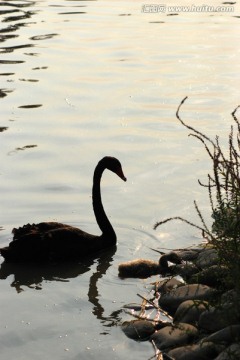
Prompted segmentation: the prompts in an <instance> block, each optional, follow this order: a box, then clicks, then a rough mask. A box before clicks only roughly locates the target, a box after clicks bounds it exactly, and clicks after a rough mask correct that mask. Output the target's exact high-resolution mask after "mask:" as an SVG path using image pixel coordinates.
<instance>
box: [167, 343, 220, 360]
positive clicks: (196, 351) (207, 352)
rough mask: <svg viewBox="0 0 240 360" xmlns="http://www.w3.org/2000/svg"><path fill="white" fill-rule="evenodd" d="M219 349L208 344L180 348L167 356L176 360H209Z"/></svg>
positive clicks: (213, 357)
mask: <svg viewBox="0 0 240 360" xmlns="http://www.w3.org/2000/svg"><path fill="white" fill-rule="evenodd" d="M221 349H222V348H221V347H218V346H216V345H215V344H213V343H211V342H209V343H204V344H196V345H188V346H182V347H179V348H176V349H173V350H171V351H169V352H168V353H167V354H168V355H169V356H170V357H172V358H173V359H177V360H211V359H215V358H216V356H217V355H218V354H219V351H220V350H221Z"/></svg>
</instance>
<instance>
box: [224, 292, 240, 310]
mask: <svg viewBox="0 0 240 360" xmlns="http://www.w3.org/2000/svg"><path fill="white" fill-rule="evenodd" d="M233 303H234V304H236V306H239V305H240V299H239V295H238V294H237V292H236V291H235V290H228V291H226V292H225V293H223V294H222V296H221V304H233Z"/></svg>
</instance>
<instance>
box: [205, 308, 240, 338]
mask: <svg viewBox="0 0 240 360" xmlns="http://www.w3.org/2000/svg"><path fill="white" fill-rule="evenodd" d="M239 312H240V310H239V309H238V308H236V307H235V306H229V305H226V306H223V307H218V308H217V307H216V308H215V307H211V308H209V309H208V310H206V311H204V312H203V313H202V314H201V315H200V317H199V322H198V325H199V327H200V328H201V329H204V330H205V331H208V332H215V331H218V330H221V329H223V328H225V327H227V326H229V325H235V324H238V323H239V319H240V314H239Z"/></svg>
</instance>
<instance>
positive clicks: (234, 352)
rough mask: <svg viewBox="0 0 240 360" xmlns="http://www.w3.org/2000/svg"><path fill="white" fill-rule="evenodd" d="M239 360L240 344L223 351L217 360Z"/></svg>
mask: <svg viewBox="0 0 240 360" xmlns="http://www.w3.org/2000/svg"><path fill="white" fill-rule="evenodd" d="M230 359H232V360H237V359H240V344H239V343H238V344H232V345H230V346H229V347H228V348H227V349H225V350H223V351H222V352H221V353H220V354H219V355H218V357H216V358H215V360H230Z"/></svg>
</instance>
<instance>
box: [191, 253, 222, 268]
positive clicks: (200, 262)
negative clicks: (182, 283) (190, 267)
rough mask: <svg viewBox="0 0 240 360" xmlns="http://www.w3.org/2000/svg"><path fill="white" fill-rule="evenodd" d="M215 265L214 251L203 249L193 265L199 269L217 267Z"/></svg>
mask: <svg viewBox="0 0 240 360" xmlns="http://www.w3.org/2000/svg"><path fill="white" fill-rule="evenodd" d="M217 263H218V255H217V251H216V250H215V249H204V250H203V251H201V252H200V254H199V255H198V258H197V260H196V261H195V264H196V265H197V266H198V267H200V268H201V269H204V268H206V267H209V266H212V265H217Z"/></svg>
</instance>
